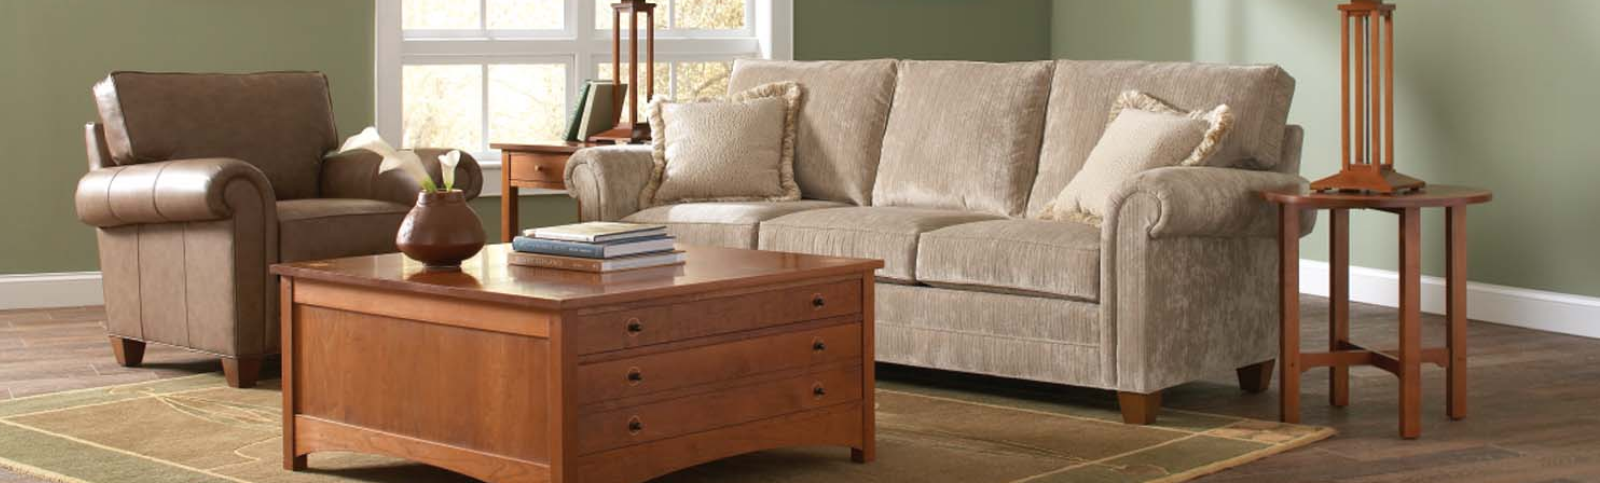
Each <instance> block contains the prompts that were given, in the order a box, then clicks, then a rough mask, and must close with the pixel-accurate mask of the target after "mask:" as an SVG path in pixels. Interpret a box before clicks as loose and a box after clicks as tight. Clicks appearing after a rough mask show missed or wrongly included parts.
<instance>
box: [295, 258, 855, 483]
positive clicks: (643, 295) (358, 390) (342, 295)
mask: <svg viewBox="0 0 1600 483" xmlns="http://www.w3.org/2000/svg"><path fill="white" fill-rule="evenodd" d="M679 248H680V249H683V250H685V251H687V252H688V257H689V260H688V263H686V264H684V265H681V266H671V267H656V268H647V269H640V270H633V271H627V272H617V273H609V274H590V273H580V272H569V271H562V270H555V269H546V268H532V267H520V266H513V265H508V264H507V263H506V253H507V251H508V250H509V245H505V244H500V245H492V246H489V247H486V248H484V251H483V252H482V253H480V254H478V256H476V257H474V258H472V259H470V260H467V262H466V263H464V264H463V265H462V269H461V271H456V272H439V271H429V270H426V269H425V268H424V267H423V266H422V264H420V263H417V262H413V261H410V260H407V259H405V258H404V256H402V255H399V254H387V255H375V256H366V257H352V258H341V259H336V260H327V261H317V262H301V263H291V264H281V265H274V266H273V267H272V273H274V274H277V275H280V276H281V277H282V282H281V283H280V293H281V295H280V297H281V303H282V304H283V305H282V331H283V346H282V348H283V463H284V467H285V468H286V469H290V470H302V469H305V468H306V455H307V454H309V453H313V452H318V451H354V452H362V453H375V454H382V455H388V456H394V457H399V458H405V459H408V460H412V461H418V462H422V463H426V464H431V465H435V466H439V467H443V468H446V469H449V470H453V471H456V472H458V473H462V474H465V475H467V476H471V477H474V478H478V479H481V480H485V481H491V482H555V483H574V482H584V483H601V482H638V481H644V480H648V479H650V478H654V477H657V476H660V475H664V474H667V473H669V472H672V471H675V470H678V469H681V468H685V467H688V466H692V465H695V464H698V463H703V462H707V461H712V460H716V459H720V458H726V457H729V456H733V455H737V454H741V453H747V452H751V451H758V450H764V449H769V448H778V447H786V446H810V445H834V446H843V447H848V448H850V449H851V457H852V458H853V459H854V460H855V461H857V462H868V461H871V460H872V459H873V457H874V451H875V443H874V436H873V435H874V413H873V381H874V377H873V366H872V362H873V272H874V271H876V270H877V269H878V268H881V267H883V262H881V261H877V260H861V259H850V258H837V257H823V256H813V255H801V254H794V253H778V252H762V251H755V250H739V249H732V248H715V247H698V246H680V247H679Z"/></svg>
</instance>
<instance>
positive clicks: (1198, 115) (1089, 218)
mask: <svg viewBox="0 0 1600 483" xmlns="http://www.w3.org/2000/svg"><path fill="white" fill-rule="evenodd" d="M1232 126H1233V115H1232V113H1231V112H1229V110H1228V106H1227V105H1220V106H1217V107H1216V108H1214V109H1211V110H1209V111H1194V112H1182V111H1179V110H1177V109H1173V108H1172V107H1171V106H1168V105H1167V104H1166V103H1163V102H1161V101H1160V100H1158V99H1156V98H1154V97H1150V96H1149V95H1146V94H1144V93H1142V92H1139V91H1126V92H1123V93H1122V95H1120V96H1118V97H1117V100H1116V102H1115V103H1113V104H1112V106H1111V121H1110V124H1108V125H1107V126H1106V132H1105V134H1103V135H1101V136H1100V141H1099V142H1098V143H1096V144H1095V146H1094V149H1093V150H1092V151H1090V152H1089V158H1088V160H1086V161H1085V162H1084V164H1083V170H1081V171H1079V172H1078V175H1077V176H1074V177H1073V178H1072V181H1070V182H1068V183H1067V187H1066V188H1065V189H1062V190H1061V194H1059V195H1056V199H1055V200H1054V201H1051V202H1050V203H1049V204H1048V205H1045V207H1044V210H1043V211H1041V212H1040V213H1039V218H1042V219H1046V220H1064V221H1076V222H1080V223H1088V224H1090V225H1094V226H1100V221H1101V219H1102V218H1103V217H1105V216H1106V210H1107V208H1109V207H1108V206H1106V205H1107V203H1109V202H1110V200H1111V196H1112V195H1113V194H1115V193H1116V191H1117V189H1119V188H1121V186H1122V184H1123V183H1125V182H1127V181H1128V179H1130V178H1132V177H1133V176H1134V175H1137V174H1139V173H1140V172H1144V171H1148V170H1152V169H1156V168H1164V167H1168V166H1206V162H1207V161H1209V160H1210V159H1211V157H1212V154H1215V152H1216V151H1217V147H1218V146H1220V145H1221V144H1222V140H1223V139H1224V138H1225V137H1226V136H1227V134H1228V130H1229V129H1230V128H1231V127H1232Z"/></svg>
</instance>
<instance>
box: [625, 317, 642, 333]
mask: <svg viewBox="0 0 1600 483" xmlns="http://www.w3.org/2000/svg"><path fill="white" fill-rule="evenodd" d="M640 332H644V324H643V323H641V322H639V318H638V317H631V318H629V319H628V335H639V333H640Z"/></svg>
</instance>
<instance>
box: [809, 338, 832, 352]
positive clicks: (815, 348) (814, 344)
mask: <svg viewBox="0 0 1600 483" xmlns="http://www.w3.org/2000/svg"><path fill="white" fill-rule="evenodd" d="M825 350H828V344H827V343H824V342H822V338H821V337H818V338H817V340H814V341H811V351H812V352H822V351H825Z"/></svg>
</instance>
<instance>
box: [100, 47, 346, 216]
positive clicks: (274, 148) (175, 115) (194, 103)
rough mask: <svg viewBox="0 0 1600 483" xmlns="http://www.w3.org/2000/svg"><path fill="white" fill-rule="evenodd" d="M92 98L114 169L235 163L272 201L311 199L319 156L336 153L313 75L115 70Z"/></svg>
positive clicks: (327, 105) (323, 81) (329, 112)
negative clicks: (259, 178)
mask: <svg viewBox="0 0 1600 483" xmlns="http://www.w3.org/2000/svg"><path fill="white" fill-rule="evenodd" d="M94 94H95V103H96V104H97V107H98V108H99V111H100V121H101V122H102V123H103V124H104V129H105V139H106V147H107V148H108V150H109V151H110V153H111V159H112V161H113V162H115V163H116V164H117V165H122V166H125V165H130V164H140V163H150V162H157V161H168V160H174V159H188V158H209V157H225V158H236V159H240V160H243V161H244V162H247V163H250V164H251V165H254V166H255V167H256V168H259V169H261V171H262V172H263V173H265V174H266V175H267V179H268V180H269V181H271V182H272V190H273V191H274V192H275V194H276V195H277V197H278V199H280V200H289V199H298V198H315V197H316V196H317V186H318V185H317V177H318V173H319V170H320V169H321V163H322V156H323V154H324V153H327V152H328V151H330V150H333V149H335V148H338V147H339V135H338V132H337V130H336V128H335V127H334V123H333V104H332V100H330V98H329V97H328V79H327V77H324V76H323V75H322V74H321V73H317V72H267V73H257V74H178V73H145V72H115V73H112V74H111V75H110V76H108V77H106V79H105V80H103V81H100V83H99V84H96V85H95V87H94Z"/></svg>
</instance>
